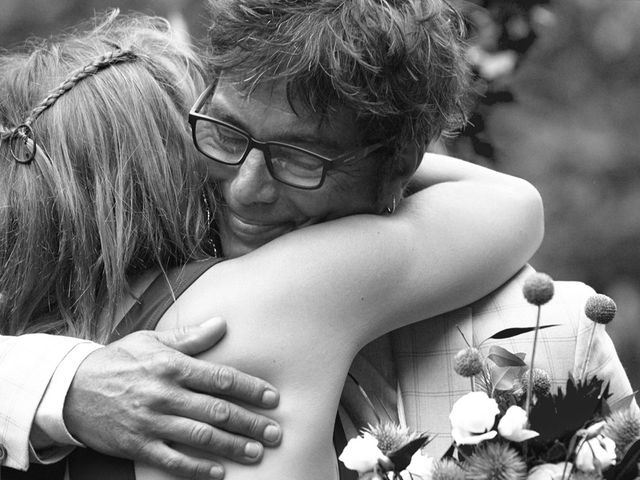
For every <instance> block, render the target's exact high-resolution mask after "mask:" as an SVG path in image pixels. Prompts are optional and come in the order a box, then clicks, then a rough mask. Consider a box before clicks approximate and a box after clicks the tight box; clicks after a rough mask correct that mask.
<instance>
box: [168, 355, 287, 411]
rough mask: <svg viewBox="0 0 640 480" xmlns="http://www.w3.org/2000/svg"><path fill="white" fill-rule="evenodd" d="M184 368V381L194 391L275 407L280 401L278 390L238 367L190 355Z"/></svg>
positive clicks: (259, 405)
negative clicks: (239, 369)
mask: <svg viewBox="0 0 640 480" xmlns="http://www.w3.org/2000/svg"><path fill="white" fill-rule="evenodd" d="M188 361H189V365H188V366H185V368H183V369H181V370H182V375H183V377H182V382H183V384H184V385H185V386H186V387H188V388H190V389H192V390H195V391H198V392H202V393H207V394H210V395H215V396H218V395H224V396H225V397H227V398H231V399H233V400H234V401H241V402H244V403H247V404H249V405H253V406H256V407H262V408H274V407H276V406H277V405H278V402H279V400H280V397H279V394H278V392H277V390H276V389H275V388H274V387H273V386H272V385H270V384H269V383H267V382H265V381H264V380H261V379H259V378H256V377H253V376H251V375H247V374H245V373H242V372H240V371H238V370H236V369H235V368H231V367H226V366H223V365H217V364H214V363H209V362H205V361H203V360H197V359H192V358H188Z"/></svg>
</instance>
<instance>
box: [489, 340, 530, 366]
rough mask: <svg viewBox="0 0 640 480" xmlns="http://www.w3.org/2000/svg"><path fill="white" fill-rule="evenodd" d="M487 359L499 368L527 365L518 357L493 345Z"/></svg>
mask: <svg viewBox="0 0 640 480" xmlns="http://www.w3.org/2000/svg"><path fill="white" fill-rule="evenodd" d="M487 358H488V359H489V360H491V361H492V362H493V363H495V364H496V365H497V366H499V367H524V366H526V365H527V364H526V363H525V362H524V361H523V360H522V359H521V358H520V357H519V356H517V355H514V354H513V353H511V352H510V351H509V350H507V349H505V348H502V347H500V346H498V345H492V346H491V348H490V349H489V355H487Z"/></svg>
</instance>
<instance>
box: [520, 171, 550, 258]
mask: <svg viewBox="0 0 640 480" xmlns="http://www.w3.org/2000/svg"><path fill="white" fill-rule="evenodd" d="M514 179H515V184H514V186H513V188H514V189H515V192H514V196H513V198H517V199H519V206H518V208H519V210H520V211H521V212H522V217H521V219H522V226H521V229H522V232H523V233H524V235H525V237H526V244H527V246H528V249H529V255H528V256H529V258H531V257H532V256H533V254H534V253H535V252H536V251H537V250H538V248H540V245H541V244H542V239H543V237H544V206H543V204H542V197H541V196H540V192H538V190H537V189H536V188H535V187H534V186H533V185H532V184H531V183H529V182H528V181H526V180H524V179H522V178H514Z"/></svg>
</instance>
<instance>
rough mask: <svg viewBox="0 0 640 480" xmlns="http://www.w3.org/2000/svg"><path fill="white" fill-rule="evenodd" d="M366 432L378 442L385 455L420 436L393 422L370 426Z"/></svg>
mask: <svg viewBox="0 0 640 480" xmlns="http://www.w3.org/2000/svg"><path fill="white" fill-rule="evenodd" d="M364 431H365V432H366V433H369V434H371V436H372V437H374V438H376V439H377V440H378V448H379V449H380V450H381V451H382V453H384V454H385V455H386V454H388V453H389V452H391V451H393V450H396V449H398V448H400V447H402V446H404V445H406V444H407V443H409V442H410V441H411V440H414V439H415V438H418V434H417V433H415V432H412V431H411V430H409V428H408V427H401V426H399V425H397V424H395V423H392V422H385V423H381V424H378V425H369V426H368V427H367V428H365V429H364Z"/></svg>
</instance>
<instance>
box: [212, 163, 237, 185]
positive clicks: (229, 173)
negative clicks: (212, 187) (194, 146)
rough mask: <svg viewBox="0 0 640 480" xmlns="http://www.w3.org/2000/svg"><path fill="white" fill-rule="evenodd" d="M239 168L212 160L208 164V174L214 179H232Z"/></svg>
mask: <svg viewBox="0 0 640 480" xmlns="http://www.w3.org/2000/svg"><path fill="white" fill-rule="evenodd" d="M237 169H238V167H235V166H230V165H223V164H222V163H219V162H215V161H213V160H211V161H209V163H208V165H207V175H208V176H209V177H210V178H213V179H214V180H231V179H232V178H233V177H234V176H235V174H236V171H237Z"/></svg>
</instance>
